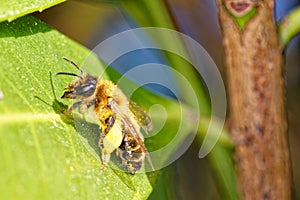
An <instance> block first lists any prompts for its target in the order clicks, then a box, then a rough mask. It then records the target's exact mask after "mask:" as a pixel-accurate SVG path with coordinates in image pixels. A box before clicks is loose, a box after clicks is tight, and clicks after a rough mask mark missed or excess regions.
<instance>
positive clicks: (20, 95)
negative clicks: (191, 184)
mask: <svg viewBox="0 0 300 200" xmlns="http://www.w3.org/2000/svg"><path fill="white" fill-rule="evenodd" d="M0 30H1V32H0V48H1V50H2V52H1V54H0V63H1V73H0V79H1V82H0V91H1V93H2V98H0V160H1V162H0V199H76V198H78V199H105V198H107V199H121V198H122V199H146V198H147V197H148V196H149V195H150V193H151V191H152V188H153V185H154V182H155V181H156V179H157V173H154V172H152V173H146V174H145V173H137V174H135V175H130V174H127V173H125V172H121V171H119V170H117V169H115V167H117V166H116V165H118V163H114V162H110V165H111V167H113V166H115V167H114V168H111V167H108V168H107V169H106V170H105V171H104V172H101V171H100V169H101V161H100V149H99V148H98V147H97V144H98V139H99V133H100V131H99V126H98V124H97V123H95V122H90V121H88V120H85V119H83V117H82V116H81V115H79V114H76V113H75V114H74V115H73V117H70V116H65V115H63V114H62V111H63V110H65V109H66V108H67V107H68V106H70V105H71V104H72V101H67V100H59V99H58V98H57V97H56V96H60V95H62V92H63V89H64V87H65V86H67V84H68V83H69V82H70V81H71V80H72V79H73V78H72V77H68V76H59V77H56V76H53V75H52V74H55V73H56V72H60V71H75V70H76V69H75V68H74V67H72V65H70V63H68V62H65V61H64V60H63V59H62V58H63V57H67V58H69V59H71V60H73V61H74V62H75V63H77V64H78V65H79V66H83V69H84V70H85V71H88V72H91V71H93V72H95V71H96V72H97V73H101V72H103V70H104V67H103V65H102V64H101V62H100V61H99V60H98V59H97V58H96V56H95V55H93V54H91V53H90V51H89V50H88V49H86V48H84V47H82V46H81V45H79V44H77V43H76V42H74V41H72V40H70V39H69V38H67V37H66V36H64V35H62V34H60V33H59V32H57V31H55V30H53V29H51V28H50V27H49V26H47V25H45V24H44V23H42V22H40V21H39V20H37V19H36V18H34V17H31V16H25V17H22V18H20V19H17V20H15V21H13V22H11V23H8V22H2V23H0ZM87 58H88V59H87ZM84 61H85V62H84ZM83 64H84V65H83ZM91 66H93V69H92V70H91V69H90V67H91ZM104 77H105V78H109V79H112V80H115V81H116V80H118V78H120V74H118V73H116V72H115V71H113V70H112V69H109V70H108V74H107V73H105V74H104ZM132 84H133V83H132V82H130V81H127V84H125V85H122V86H120V87H121V89H123V90H124V92H125V93H126V91H125V90H126V89H127V88H129V87H130V85H132ZM133 99H134V100H135V101H136V102H137V103H139V104H140V105H141V106H143V107H145V108H149V107H151V105H152V104H153V103H158V104H160V105H162V106H163V107H164V109H165V111H166V115H167V116H169V117H168V118H167V119H166V120H165V125H164V126H163V128H162V130H160V131H159V132H158V133H157V134H156V135H155V136H154V137H151V138H149V139H146V141H145V144H146V146H147V148H148V150H149V151H154V150H157V149H159V148H161V147H163V146H164V145H166V144H168V143H170V141H172V145H171V147H170V148H169V149H168V151H166V153H165V154H164V155H161V156H160V157H159V158H153V161H154V163H159V164H162V163H163V162H165V161H166V160H168V158H169V156H170V155H171V154H172V152H173V151H174V150H175V149H176V148H177V147H178V146H179V145H180V144H181V142H182V141H183V139H184V138H186V137H187V135H188V134H189V133H190V132H191V130H193V129H194V127H195V125H194V120H193V119H190V118H188V117H182V115H183V114H186V115H187V116H190V114H191V113H190V110H189V109H188V108H185V107H184V108H181V107H180V105H179V104H178V103H177V102H174V101H172V100H170V99H167V98H163V97H160V96H158V95H154V94H152V93H150V92H149V91H147V90H145V89H143V88H140V89H138V90H137V91H136V92H135V93H134V95H133ZM181 109H182V111H180V110H181ZM151 115H152V119H153V122H154V127H157V124H161V121H162V120H163V119H162V115H161V113H160V110H156V111H155V110H154V111H153V112H151ZM182 118H183V119H186V121H185V123H183V127H182V132H183V134H179V137H178V138H177V139H176V140H174V141H173V138H174V135H176V130H177V128H178V124H179V122H180V120H181V119H182ZM87 119H88V117H87Z"/></svg>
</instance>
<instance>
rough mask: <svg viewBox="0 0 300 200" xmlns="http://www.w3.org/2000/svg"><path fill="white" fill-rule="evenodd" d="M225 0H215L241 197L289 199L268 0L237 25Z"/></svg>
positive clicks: (281, 94)
mask: <svg viewBox="0 0 300 200" xmlns="http://www.w3.org/2000/svg"><path fill="white" fill-rule="evenodd" d="M225 1H228V0H216V2H217V7H218V12H219V20H220V25H221V28H222V33H223V45H224V50H225V55H226V58H225V59H226V65H227V75H228V96H229V112H230V113H229V122H230V134H231V137H232V139H233V141H234V143H235V145H236V149H235V155H234V159H235V164H236V170H237V177H238V187H239V188H240V192H241V198H242V199H285V200H287V199H291V172H290V158H289V150H288V142H287V115H286V109H285V80H284V77H283V62H282V54H281V52H282V51H281V48H280V44H279V41H278V35H277V30H276V25H275V22H274V19H273V9H274V3H273V0H263V1H260V2H259V3H258V4H257V5H256V6H257V13H256V14H255V16H254V17H253V18H251V19H250V21H248V22H247V24H246V27H245V28H244V30H241V29H240V28H239V26H238V25H237V24H236V21H235V20H234V19H233V17H232V15H230V14H229V13H228V10H227V9H225V6H224V5H225ZM234 1H235V2H237V0H234ZM248 1H249V0H248ZM239 2H242V0H239ZM227 3H228V2H227Z"/></svg>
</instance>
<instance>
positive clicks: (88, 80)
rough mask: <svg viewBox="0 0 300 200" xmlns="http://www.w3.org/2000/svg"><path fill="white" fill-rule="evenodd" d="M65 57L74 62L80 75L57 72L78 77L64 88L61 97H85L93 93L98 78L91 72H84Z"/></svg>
mask: <svg viewBox="0 0 300 200" xmlns="http://www.w3.org/2000/svg"><path fill="white" fill-rule="evenodd" d="M64 59H65V60H66V61H68V62H70V63H72V64H73V65H74V66H75V67H76V68H77V69H78V70H79V71H80V75H78V74H74V73H70V72H58V73H57V74H56V75H69V76H75V77H77V78H76V79H75V80H73V81H72V82H71V83H70V84H69V85H68V86H67V87H66V88H65V89H64V94H63V95H62V97H61V98H69V99H84V98H87V97H89V96H91V95H93V93H94V92H95V88H96V85H97V78H96V77H94V76H91V75H89V74H86V73H83V71H82V70H81V69H80V68H79V67H78V66H77V65H76V64H75V63H74V62H73V61H71V60H69V59H67V58H64Z"/></svg>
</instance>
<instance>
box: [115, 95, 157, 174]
mask: <svg viewBox="0 0 300 200" xmlns="http://www.w3.org/2000/svg"><path fill="white" fill-rule="evenodd" d="M109 104H110V106H111V108H112V110H113V111H114V112H116V113H117V114H118V115H119V116H120V117H121V118H122V120H123V123H124V125H125V126H126V127H127V128H128V130H129V131H130V133H131V134H132V135H133V137H134V138H136V140H137V142H138V144H139V145H140V146H141V149H142V151H143V152H144V153H145V156H146V159H147V161H148V163H149V165H150V167H151V169H152V170H153V171H154V170H155V169H154V166H153V164H152V161H151V158H150V156H149V153H148V151H147V148H146V146H145V145H144V142H143V140H142V138H141V136H140V133H139V131H138V130H136V127H135V126H133V124H134V122H132V120H131V119H130V117H129V116H128V114H127V113H124V112H122V111H121V109H120V108H119V106H118V103H117V102H115V101H114V100H111V101H110V102H109Z"/></svg>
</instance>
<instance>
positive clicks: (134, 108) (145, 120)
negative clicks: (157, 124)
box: [129, 101, 152, 134]
mask: <svg viewBox="0 0 300 200" xmlns="http://www.w3.org/2000/svg"><path fill="white" fill-rule="evenodd" d="M129 109H130V111H131V112H132V113H133V115H134V116H133V117H134V119H135V120H136V121H137V123H138V124H139V125H140V126H141V127H142V128H143V129H144V131H145V132H146V133H147V134H148V132H149V131H151V129H152V121H151V118H150V117H149V116H148V114H147V113H146V111H145V110H144V109H143V108H142V107H141V106H139V105H138V104H137V103H135V102H133V101H129Z"/></svg>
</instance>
